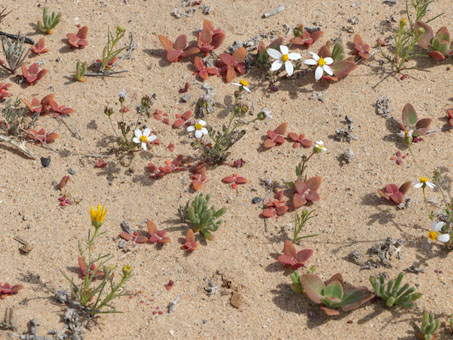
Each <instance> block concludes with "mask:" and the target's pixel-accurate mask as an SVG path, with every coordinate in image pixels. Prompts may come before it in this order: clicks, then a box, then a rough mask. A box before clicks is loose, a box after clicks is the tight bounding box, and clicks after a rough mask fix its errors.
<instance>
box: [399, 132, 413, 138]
mask: <svg viewBox="0 0 453 340" xmlns="http://www.w3.org/2000/svg"><path fill="white" fill-rule="evenodd" d="M413 133H414V130H409V131H407V130H404V131H400V133H399V136H400V137H402V138H411V137H412V134H413Z"/></svg>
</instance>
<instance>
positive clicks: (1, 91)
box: [0, 83, 11, 100]
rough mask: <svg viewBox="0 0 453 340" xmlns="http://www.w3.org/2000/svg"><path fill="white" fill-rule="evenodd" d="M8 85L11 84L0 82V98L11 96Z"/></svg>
mask: <svg viewBox="0 0 453 340" xmlns="http://www.w3.org/2000/svg"><path fill="white" fill-rule="evenodd" d="M10 86H11V84H3V83H0V100H2V99H4V98H6V97H9V96H11V94H10V93H9V92H8V87H10Z"/></svg>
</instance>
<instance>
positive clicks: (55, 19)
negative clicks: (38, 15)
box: [37, 7, 61, 34]
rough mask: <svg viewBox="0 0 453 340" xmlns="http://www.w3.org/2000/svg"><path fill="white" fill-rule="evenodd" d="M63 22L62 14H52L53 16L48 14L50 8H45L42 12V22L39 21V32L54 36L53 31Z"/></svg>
mask: <svg viewBox="0 0 453 340" xmlns="http://www.w3.org/2000/svg"><path fill="white" fill-rule="evenodd" d="M60 20H61V13H58V14H57V13H55V12H52V14H51V15H49V14H48V8H47V7H44V9H43V10H42V22H41V21H38V25H37V26H38V30H40V31H41V32H43V33H47V34H52V33H53V29H54V28H55V26H57V25H58V23H59V22H60Z"/></svg>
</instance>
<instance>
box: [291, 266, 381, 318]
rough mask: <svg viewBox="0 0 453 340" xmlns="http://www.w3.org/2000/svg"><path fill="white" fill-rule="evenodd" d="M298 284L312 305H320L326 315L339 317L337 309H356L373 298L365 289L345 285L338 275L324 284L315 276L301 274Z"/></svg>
mask: <svg viewBox="0 0 453 340" xmlns="http://www.w3.org/2000/svg"><path fill="white" fill-rule="evenodd" d="M300 282H301V284H302V287H303V290H304V292H305V294H307V296H308V298H309V299H310V300H311V301H313V302H314V303H317V304H322V306H321V307H320V308H321V310H322V311H323V312H324V313H326V314H327V315H339V314H340V311H339V309H342V310H343V311H350V310H353V309H356V308H358V307H360V306H361V305H362V304H364V303H366V302H368V301H370V300H371V299H372V298H373V296H374V294H373V293H372V292H370V291H369V290H368V289H367V288H364V287H352V286H349V285H345V284H344V283H343V278H342V276H341V274H340V273H337V274H335V275H333V276H332V277H331V278H330V279H329V280H327V281H326V282H323V281H322V280H321V278H320V277H319V276H317V275H314V274H303V275H302V276H301V278H300Z"/></svg>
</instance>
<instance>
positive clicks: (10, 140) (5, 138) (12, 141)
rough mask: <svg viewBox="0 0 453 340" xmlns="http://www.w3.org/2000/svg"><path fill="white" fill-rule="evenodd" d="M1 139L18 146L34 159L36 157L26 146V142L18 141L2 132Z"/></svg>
mask: <svg viewBox="0 0 453 340" xmlns="http://www.w3.org/2000/svg"><path fill="white" fill-rule="evenodd" d="M0 141H3V142H6V143H9V144H11V145H13V146H15V147H16V148H18V149H19V150H20V151H22V152H23V153H24V154H26V155H27V156H28V157H30V158H32V159H36V158H35V156H33V153H32V152H31V151H30V150H28V149H27V148H26V147H25V142H22V143H18V142H16V141H15V140H14V139H12V138H10V137H7V136H5V135H2V134H0Z"/></svg>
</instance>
